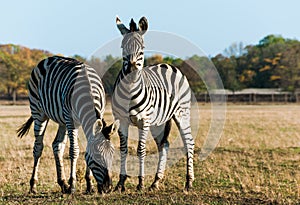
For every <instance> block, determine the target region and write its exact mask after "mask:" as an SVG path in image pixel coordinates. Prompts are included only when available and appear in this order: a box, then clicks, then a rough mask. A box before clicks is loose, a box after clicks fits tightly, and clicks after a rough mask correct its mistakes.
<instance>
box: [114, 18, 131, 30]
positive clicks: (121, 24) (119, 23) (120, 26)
mask: <svg viewBox="0 0 300 205" xmlns="http://www.w3.org/2000/svg"><path fill="white" fill-rule="evenodd" d="M116 23H117V27H118V29H119V31H120V32H121V34H122V35H124V34H127V33H130V30H129V29H128V28H126V26H125V25H124V24H123V23H122V22H121V20H120V19H119V17H118V16H117V17H116Z"/></svg>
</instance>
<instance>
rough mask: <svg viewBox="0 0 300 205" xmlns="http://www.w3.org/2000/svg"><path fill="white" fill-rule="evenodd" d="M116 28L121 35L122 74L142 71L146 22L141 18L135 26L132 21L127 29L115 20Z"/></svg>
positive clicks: (119, 21)
mask: <svg viewBox="0 0 300 205" xmlns="http://www.w3.org/2000/svg"><path fill="white" fill-rule="evenodd" d="M116 23H117V27H118V29H119V30H120V32H121V34H122V35H123V40H122V46H121V47H122V49H123V50H122V55H123V69H124V73H125V74H128V73H131V72H133V71H139V70H142V69H143V67H144V39H143V35H144V34H145V33H146V31H147V29H148V22H147V19H146V18H145V17H142V18H141V19H140V21H139V25H138V26H137V25H136V23H135V22H134V20H133V19H131V21H130V24H129V29H128V28H126V26H125V25H124V24H123V23H122V22H121V20H120V19H119V18H118V17H117V18H116Z"/></svg>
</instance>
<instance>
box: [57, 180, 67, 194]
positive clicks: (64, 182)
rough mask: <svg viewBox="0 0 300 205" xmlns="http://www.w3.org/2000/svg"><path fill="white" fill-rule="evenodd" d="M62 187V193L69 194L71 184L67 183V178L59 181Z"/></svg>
mask: <svg viewBox="0 0 300 205" xmlns="http://www.w3.org/2000/svg"><path fill="white" fill-rule="evenodd" d="M58 184H59V186H60V188H61V193H63V194H68V193H69V189H70V187H69V185H68V184H67V182H66V180H62V181H60V182H58Z"/></svg>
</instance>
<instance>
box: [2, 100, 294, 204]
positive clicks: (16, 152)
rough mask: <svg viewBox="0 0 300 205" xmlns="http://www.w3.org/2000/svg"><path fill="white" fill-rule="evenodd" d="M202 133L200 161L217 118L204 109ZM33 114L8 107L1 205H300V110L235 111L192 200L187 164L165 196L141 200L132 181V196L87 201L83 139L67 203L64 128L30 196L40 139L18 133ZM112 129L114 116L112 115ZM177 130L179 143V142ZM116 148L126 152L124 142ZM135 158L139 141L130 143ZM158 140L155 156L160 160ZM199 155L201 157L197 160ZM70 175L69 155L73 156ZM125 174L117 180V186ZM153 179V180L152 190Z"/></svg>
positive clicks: (200, 170) (201, 169)
mask: <svg viewBox="0 0 300 205" xmlns="http://www.w3.org/2000/svg"><path fill="white" fill-rule="evenodd" d="M199 108H200V116H201V120H200V129H199V134H198V136H197V138H196V141H197V142H196V145H197V146H196V147H197V149H196V153H198V152H199V150H200V149H199V148H200V146H201V144H202V143H203V140H204V138H205V137H206V135H207V133H208V130H209V127H210V118H211V115H210V113H211V110H210V106H209V105H203V104H199ZM29 113H30V111H29V108H28V106H0V125H1V127H0V128H1V132H0V203H3V204H22V203H23V204H30V203H34V204H41V203H61V204H64V203H78V204H82V203H85V204H101V203H104V204H109V203H114V204H270V203H275V204H276V203H280V204H295V203H298V202H299V201H300V197H299V187H300V186H299V183H300V182H299V180H300V148H299V147H300V146H299V145H300V118H299V116H300V106H299V105H295V104H291V105H228V107H227V114H226V124H225V126H224V129H223V136H222V138H221V140H220V143H219V145H218V147H217V149H216V150H215V151H214V152H213V154H212V155H210V156H209V157H208V159H207V160H205V161H203V162H200V161H199V160H198V157H196V160H195V177H196V181H195V182H194V186H195V188H194V190H193V191H191V192H189V193H184V192H183V191H182V190H183V187H184V181H185V165H184V164H185V160H183V159H182V160H180V161H178V162H177V163H176V164H175V165H173V166H172V167H171V168H168V169H167V171H166V177H165V179H164V180H163V182H162V184H161V190H160V191H151V192H148V190H145V191H144V192H137V191H136V190H135V186H136V184H137V179H136V177H132V178H130V179H128V181H127V184H126V187H127V191H126V192H125V193H123V194H119V193H111V194H108V195H105V196H100V195H98V194H94V195H85V194H83V193H84V190H85V181H84V169H85V164H84V159H83V152H84V150H85V143H86V142H85V138H84V136H83V135H82V132H81V133H80V134H81V135H80V147H81V157H80V160H79V162H78V191H77V193H76V194H75V195H73V196H72V195H71V196H70V195H62V194H60V188H59V186H58V185H57V183H56V171H55V162H54V158H53V154H52V147H51V144H52V140H53V139H54V136H55V134H56V129H57V125H55V124H54V123H52V122H51V123H50V124H49V127H48V129H47V132H46V137H45V148H44V152H43V156H42V160H41V164H40V172H39V173H40V174H39V177H40V181H39V185H38V192H39V193H38V194H37V195H30V194H28V190H29V183H28V182H29V179H30V175H31V169H32V165H33V157H32V146H33V141H34V137H33V131H32V130H31V131H30V133H29V135H28V136H26V137H24V138H23V139H18V138H17V137H16V134H15V130H16V128H17V127H18V126H19V125H21V124H22V123H23V122H24V121H25V120H26V119H27V118H28V117H29ZM105 118H106V119H107V121H109V122H111V120H112V117H111V111H110V109H109V106H108V109H107V113H106V115H105ZM177 133H178V132H177V131H176V129H175V126H174V128H173V130H172V135H173V136H177ZM113 143H114V144H115V145H116V147H117V145H118V137H117V136H114V138H113ZM130 147H131V153H133V154H134V153H135V150H136V141H133V140H132V141H131V142H130ZM155 150H156V148H155V145H154V143H153V140H149V143H148V144H147V151H148V153H150V154H153V153H155ZM196 155H197V154H196ZM65 158H66V163H65V164H66V172H67V173H68V171H69V169H68V167H69V166H68V165H69V164H68V150H66V153H65ZM117 175H118V173H115V174H114V176H113V179H114V184H116V182H117V180H118V176H117ZM152 180H153V175H151V176H147V177H146V185H147V186H149V185H150V184H151V182H152Z"/></svg>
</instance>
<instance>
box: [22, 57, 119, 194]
mask: <svg viewBox="0 0 300 205" xmlns="http://www.w3.org/2000/svg"><path fill="white" fill-rule="evenodd" d="M29 100H30V108H31V117H30V118H29V120H28V121H27V122H26V123H25V124H24V125H23V126H22V127H21V128H20V129H19V130H18V136H19V137H22V136H23V135H25V134H26V133H27V132H28V130H29V128H30V125H31V123H32V122H33V121H34V135H35V143H34V149H33V156H34V168H33V173H32V177H31V180H30V191H31V192H36V183H37V180H38V164H39V161H40V157H41V155H42V151H43V138H44V133H45V130H46V127H47V123H48V121H49V119H51V120H53V121H55V122H56V123H58V124H59V128H58V131H57V135H56V137H55V140H54V141H53V144H52V147H53V153H54V156H55V162H56V168H57V181H58V184H59V185H60V186H61V188H62V192H71V193H72V192H75V183H76V162H77V159H78V156H79V146H78V128H79V126H80V125H81V126H82V128H83V131H84V134H85V136H86V138H87V149H86V156H85V158H86V163H87V170H86V180H87V191H91V190H92V184H91V178H90V177H91V172H90V169H91V170H92V172H93V175H94V177H95V178H96V181H97V184H98V191H100V192H101V191H102V190H103V188H104V187H107V186H110V185H111V179H110V175H109V168H108V166H106V161H111V160H112V155H113V146H112V144H111V143H110V140H109V136H110V134H111V132H113V131H114V130H115V129H116V128H117V127H118V122H116V123H115V124H112V125H110V126H106V123H105V122H104V119H103V114H104V108H105V92H104V88H103V85H102V82H101V79H100V78H99V76H98V74H97V73H96V71H95V70H94V69H93V68H91V67H89V66H88V65H86V64H84V63H82V62H79V61H77V60H75V59H72V58H65V57H60V56H53V57H49V58H47V59H44V60H42V61H41V62H40V63H39V64H38V65H37V67H35V68H34V69H33V71H32V73H31V78H30V81H29ZM67 136H69V139H70V150H69V156H70V160H71V173H70V178H69V182H68V183H67V182H66V177H65V173H64V165H63V152H64V149H65V145H66V141H67ZM103 159H105V160H106V161H103Z"/></svg>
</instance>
